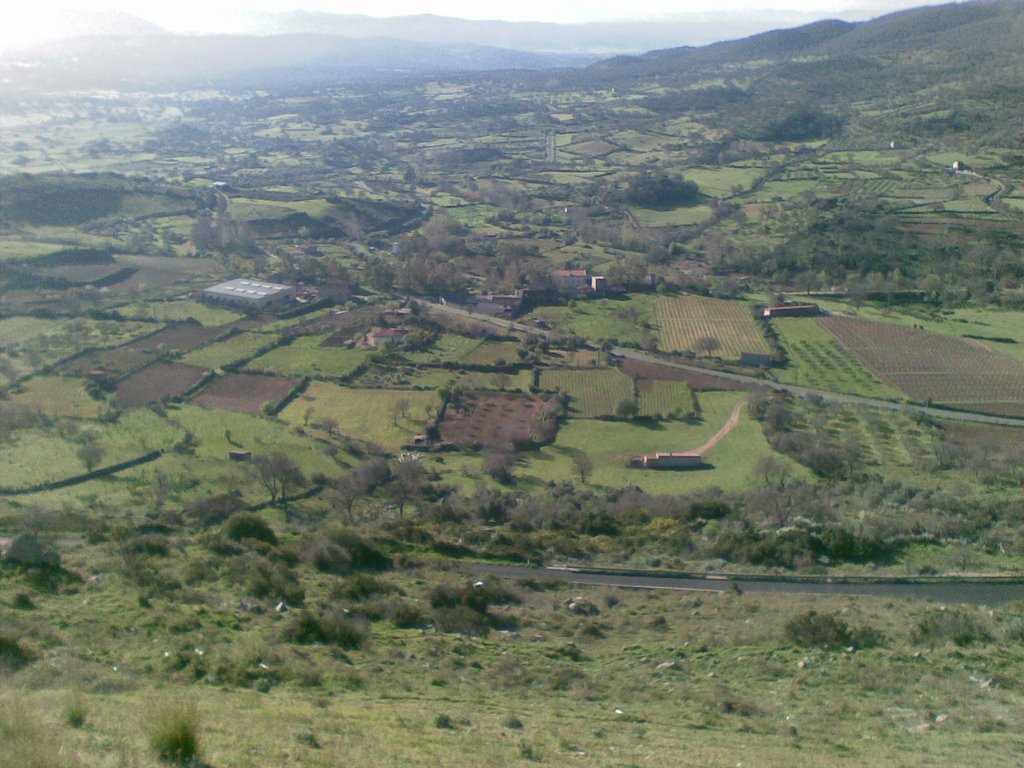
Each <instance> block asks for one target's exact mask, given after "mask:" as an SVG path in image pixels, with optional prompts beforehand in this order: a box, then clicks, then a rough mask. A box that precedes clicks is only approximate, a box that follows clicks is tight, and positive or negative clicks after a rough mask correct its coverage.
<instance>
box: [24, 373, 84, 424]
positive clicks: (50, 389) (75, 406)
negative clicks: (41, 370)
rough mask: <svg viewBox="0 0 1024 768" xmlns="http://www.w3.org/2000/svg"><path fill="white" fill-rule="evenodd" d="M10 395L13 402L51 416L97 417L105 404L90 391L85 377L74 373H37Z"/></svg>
mask: <svg viewBox="0 0 1024 768" xmlns="http://www.w3.org/2000/svg"><path fill="white" fill-rule="evenodd" d="M9 395H10V400H9V402H10V403H11V404H12V405H14V406H16V407H20V408H27V409H29V410H31V411H35V412H38V413H42V414H44V415H46V416H49V417H51V418H60V417H62V416H73V417H75V418H83V419H84V418H95V417H96V416H97V415H99V412H100V409H101V407H102V405H103V403H102V401H101V400H97V399H96V398H94V397H92V396H91V395H90V394H89V392H88V391H87V390H86V388H85V382H84V381H83V380H82V379H79V378H74V377H71V376H33V377H32V378H31V379H28V380H27V381H25V382H24V383H23V384H21V385H19V387H18V388H17V389H16V390H14V391H13V392H10V393H9Z"/></svg>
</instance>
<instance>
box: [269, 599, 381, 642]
mask: <svg viewBox="0 0 1024 768" xmlns="http://www.w3.org/2000/svg"><path fill="white" fill-rule="evenodd" d="M369 637H370V627H369V625H368V624H367V623H366V622H365V621H363V620H361V619H359V618H356V617H354V616H350V615H349V614H347V613H346V612H345V611H343V610H342V609H340V608H326V609H323V610H320V611H302V612H301V613H299V614H298V615H297V616H295V618H293V619H292V621H291V623H290V624H289V625H288V626H287V627H286V628H285V631H284V639H285V640H288V641H290V642H293V643H326V644H329V645H337V646H339V647H340V648H345V649H346V650H351V649H354V648H361V647H362V646H363V645H365V643H366V641H367V640H369Z"/></svg>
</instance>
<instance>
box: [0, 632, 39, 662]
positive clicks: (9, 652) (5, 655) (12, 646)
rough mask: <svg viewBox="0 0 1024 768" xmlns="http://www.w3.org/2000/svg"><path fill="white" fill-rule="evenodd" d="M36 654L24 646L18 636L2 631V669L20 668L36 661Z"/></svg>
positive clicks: (0, 656)
mask: <svg viewBox="0 0 1024 768" xmlns="http://www.w3.org/2000/svg"><path fill="white" fill-rule="evenodd" d="M35 658H36V657H35V654H34V653H32V652H31V651H29V650H28V649H26V648H23V647H22V645H21V643H20V642H19V641H18V639H17V638H16V637H11V636H10V635H8V634H6V633H3V632H0V670H4V669H7V670H11V671H14V670H18V669H21V668H22V667H24V666H27V665H29V664H31V663H32V662H33V661H35Z"/></svg>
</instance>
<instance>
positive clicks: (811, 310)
mask: <svg viewBox="0 0 1024 768" xmlns="http://www.w3.org/2000/svg"><path fill="white" fill-rule="evenodd" d="M820 314H821V307H819V306H818V305H817V304H780V305H779V306H777V307H765V308H764V312H762V313H761V317H768V318H770V317H813V316H814V315H820Z"/></svg>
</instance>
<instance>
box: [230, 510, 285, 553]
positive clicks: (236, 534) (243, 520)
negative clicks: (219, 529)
mask: <svg viewBox="0 0 1024 768" xmlns="http://www.w3.org/2000/svg"><path fill="white" fill-rule="evenodd" d="M224 535H225V536H227V537H228V538H229V539H231V540H232V541H242V540H243V539H255V540H256V541H262V542H265V543H267V544H271V545H274V544H277V536H276V535H275V533H274V530H273V529H272V528H271V527H270V526H269V525H268V524H267V522H266V521H265V520H264V519H263V518H262V517H260V516H259V515H254V514H252V513H251V512H236V513H235V514H233V515H232V516H231V517H229V518H228V520H227V522H226V523H224Z"/></svg>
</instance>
